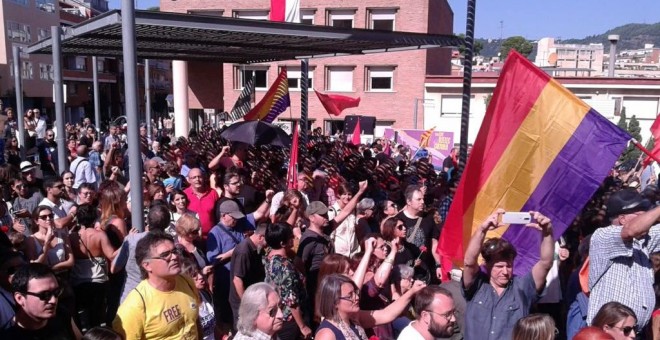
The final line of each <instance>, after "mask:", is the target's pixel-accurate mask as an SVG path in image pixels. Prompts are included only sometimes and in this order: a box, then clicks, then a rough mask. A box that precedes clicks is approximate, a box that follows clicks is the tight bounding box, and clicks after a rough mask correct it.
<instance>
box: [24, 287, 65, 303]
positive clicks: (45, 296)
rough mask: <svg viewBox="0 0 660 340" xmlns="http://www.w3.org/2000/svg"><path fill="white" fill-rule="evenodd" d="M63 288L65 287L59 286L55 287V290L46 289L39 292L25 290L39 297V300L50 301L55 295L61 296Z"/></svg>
mask: <svg viewBox="0 0 660 340" xmlns="http://www.w3.org/2000/svg"><path fill="white" fill-rule="evenodd" d="M63 290H64V288H62V287H58V288H55V289H53V290H46V291H43V292H39V293H32V292H25V293H24V294H25V295H32V296H35V297H37V298H38V299H39V300H41V301H43V302H48V301H50V299H51V298H53V297H55V298H58V297H60V295H62V291H63Z"/></svg>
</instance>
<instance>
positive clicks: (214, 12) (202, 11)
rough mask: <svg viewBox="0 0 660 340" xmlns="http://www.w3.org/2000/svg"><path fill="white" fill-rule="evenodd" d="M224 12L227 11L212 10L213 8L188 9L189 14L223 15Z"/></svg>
mask: <svg viewBox="0 0 660 340" xmlns="http://www.w3.org/2000/svg"><path fill="white" fill-rule="evenodd" d="M224 13H225V11H223V10H211V9H199V10H195V9H191V10H188V14H196V15H208V16H212V17H221V16H222V15H223V14H224Z"/></svg>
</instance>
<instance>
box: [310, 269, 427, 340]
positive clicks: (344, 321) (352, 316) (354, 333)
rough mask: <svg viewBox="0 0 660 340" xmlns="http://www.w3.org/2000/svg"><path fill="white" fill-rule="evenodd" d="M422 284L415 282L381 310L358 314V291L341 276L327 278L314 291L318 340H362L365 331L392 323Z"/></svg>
mask: <svg viewBox="0 0 660 340" xmlns="http://www.w3.org/2000/svg"><path fill="white" fill-rule="evenodd" d="M425 286H426V284H424V283H423V282H421V281H416V282H415V284H414V285H413V288H412V289H411V290H409V291H408V292H407V293H406V294H404V295H403V296H402V297H401V298H400V299H399V300H397V301H395V302H393V303H391V304H390V305H388V306H387V307H386V308H385V309H382V310H371V311H368V310H360V305H359V303H360V290H359V289H358V288H357V286H356V285H355V282H353V280H351V279H350V278H349V277H347V276H345V275H342V274H331V275H328V276H326V277H325V278H324V279H323V281H321V283H320V285H319V287H318V289H317V291H316V314H317V316H318V317H321V318H323V321H322V322H321V324H320V325H319V328H318V330H317V332H316V337H315V338H316V339H319V340H344V339H359V340H366V339H368V338H367V334H366V332H365V331H364V329H365V328H372V327H374V326H377V325H382V324H386V323H390V322H392V321H393V320H394V319H395V318H396V317H397V316H399V315H400V314H401V312H402V311H403V310H404V309H405V308H406V306H408V304H409V303H410V301H411V300H412V297H413V296H414V294H415V293H417V292H418V291H419V290H421V289H422V288H424V287H425Z"/></svg>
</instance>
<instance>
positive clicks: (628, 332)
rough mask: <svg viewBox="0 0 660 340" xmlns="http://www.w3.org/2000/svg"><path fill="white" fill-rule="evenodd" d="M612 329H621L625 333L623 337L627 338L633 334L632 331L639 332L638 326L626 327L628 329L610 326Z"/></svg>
mask: <svg viewBox="0 0 660 340" xmlns="http://www.w3.org/2000/svg"><path fill="white" fill-rule="evenodd" d="M610 327H612V328H617V329H620V330H621V331H622V332H623V335H625V336H628V335H630V332H632V331H635V332H637V331H636V328H637V325H634V326H626V327H618V326H610Z"/></svg>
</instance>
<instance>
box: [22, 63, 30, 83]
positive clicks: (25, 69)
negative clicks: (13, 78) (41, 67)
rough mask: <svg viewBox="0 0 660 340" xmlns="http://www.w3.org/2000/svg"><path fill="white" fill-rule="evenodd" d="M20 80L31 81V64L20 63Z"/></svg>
mask: <svg viewBox="0 0 660 340" xmlns="http://www.w3.org/2000/svg"><path fill="white" fill-rule="evenodd" d="M21 78H23V79H32V63H31V62H29V61H23V62H22V63H21Z"/></svg>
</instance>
